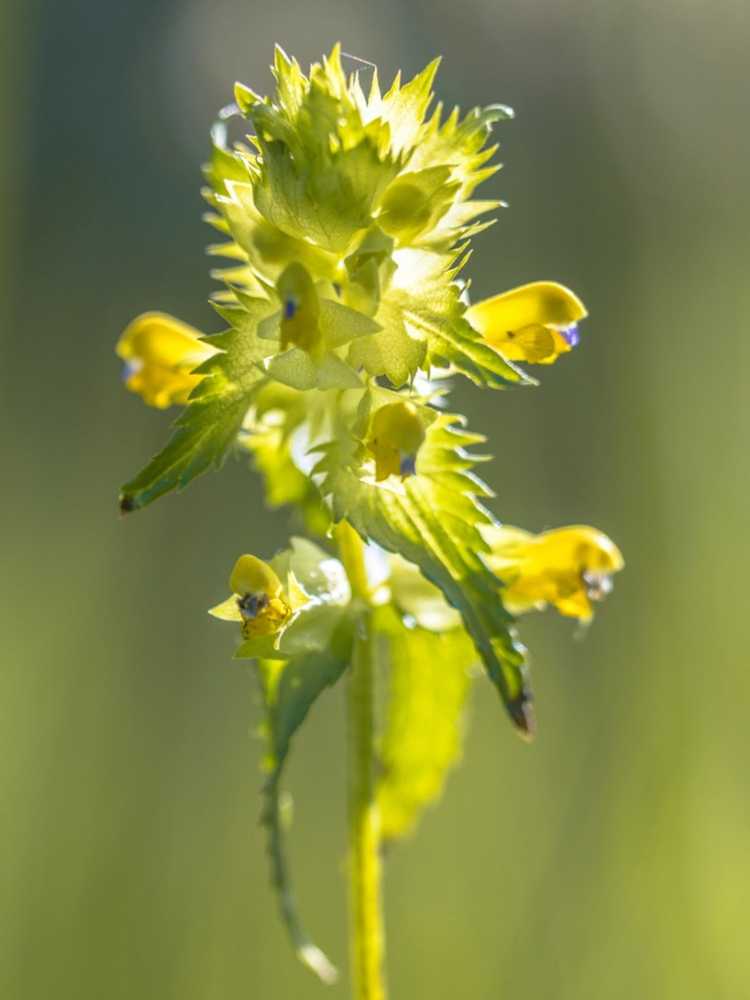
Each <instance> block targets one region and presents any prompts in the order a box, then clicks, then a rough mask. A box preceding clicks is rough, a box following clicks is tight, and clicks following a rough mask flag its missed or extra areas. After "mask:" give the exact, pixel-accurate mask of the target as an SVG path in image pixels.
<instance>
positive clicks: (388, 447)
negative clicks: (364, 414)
mask: <svg viewBox="0 0 750 1000" xmlns="http://www.w3.org/2000/svg"><path fill="white" fill-rule="evenodd" d="M424 439H425V430H424V426H423V425H422V421H421V420H420V419H419V414H418V412H417V408H416V407H415V406H414V405H413V404H412V403H405V402H402V403H389V404H388V405H387V406H381V407H380V409H379V410H377V411H376V413H375V415H374V416H373V418H372V423H371V425H370V437H369V439H368V441H367V448H368V450H369V451H370V452H371V453H372V454H373V455H374V457H375V479H376V481H377V482H382V480H384V479H387V478H388V476H392V475H393V476H401V477H402V478H405V477H406V476H410V475H413V474H414V473H415V471H416V458H417V452H418V451H419V449H420V447H421V446H422V443H423V442H424Z"/></svg>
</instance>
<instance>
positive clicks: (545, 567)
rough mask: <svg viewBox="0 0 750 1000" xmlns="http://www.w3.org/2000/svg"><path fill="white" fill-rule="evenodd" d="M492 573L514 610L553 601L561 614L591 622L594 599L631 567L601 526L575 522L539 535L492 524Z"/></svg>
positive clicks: (489, 530) (489, 537)
mask: <svg viewBox="0 0 750 1000" xmlns="http://www.w3.org/2000/svg"><path fill="white" fill-rule="evenodd" d="M484 534H485V538H486V539H487V541H488V542H489V544H490V546H491V550H492V551H491V554H490V555H489V556H488V557H487V562H488V563H489V566H490V568H491V569H492V571H493V572H494V573H495V574H496V575H497V576H498V577H499V578H500V579H501V580H502V581H503V582H504V584H505V587H504V589H503V603H504V604H505V606H506V607H507V609H508V611H510V612H511V613H512V614H523V613H524V612H526V611H533V610H542V609H543V608H544V607H545V606H546V605H547V604H553V605H554V606H555V607H556V608H557V610H558V611H559V612H560V614H561V615H567V616H568V617H570V618H578V619H579V620H580V621H584V622H585V621H589V620H590V619H591V617H592V616H593V608H592V607H591V602H592V601H600V600H602V599H603V598H604V597H606V595H607V594H608V593H609V592H610V590H611V589H612V574H613V573H617V572H618V571H619V570H621V569H622V568H623V566H624V565H625V563H624V560H623V558H622V554H621V552H620V550H619V549H618V548H617V546H616V545H615V543H614V542H613V541H612V540H611V539H610V538H608V537H607V536H606V535H605V534H603V533H602V532H601V531H597V529H596V528H589V527H587V526H586V525H571V526H569V527H566V528H555V529H554V530H552V531H544V532H542V534H540V535H533V534H531V533H530V532H528V531H522V530H521V529H520V528H511V527H506V526H503V527H500V528H487V529H485V531H484Z"/></svg>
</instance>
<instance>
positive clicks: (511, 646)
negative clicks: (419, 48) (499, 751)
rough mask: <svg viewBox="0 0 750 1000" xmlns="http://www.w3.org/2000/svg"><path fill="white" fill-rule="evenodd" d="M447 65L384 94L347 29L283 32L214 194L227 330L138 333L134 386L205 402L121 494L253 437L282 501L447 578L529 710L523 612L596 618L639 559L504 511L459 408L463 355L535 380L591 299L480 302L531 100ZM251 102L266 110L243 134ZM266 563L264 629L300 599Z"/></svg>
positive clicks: (524, 711)
mask: <svg viewBox="0 0 750 1000" xmlns="http://www.w3.org/2000/svg"><path fill="white" fill-rule="evenodd" d="M436 69H437V61H436V62H434V63H432V64H430V65H429V66H428V67H427V68H426V69H425V70H423V71H422V72H421V73H419V74H418V75H417V76H416V77H415V78H414V79H413V80H411V81H409V82H408V83H405V84H402V83H401V81H400V78H399V77H397V78H396V79H395V80H394V82H393V84H392V85H391V86H390V88H388V89H387V90H386V91H385V92H383V91H382V90H381V88H380V85H379V81H378V77H377V72H376V71H375V72H373V75H372V80H371V82H370V86H369V88H368V89H367V91H365V89H364V88H363V86H362V83H361V81H360V78H359V75H358V73H356V72H355V73H353V74H351V75H349V76H347V75H346V74H345V72H344V69H343V67H342V62H341V53H340V50H339V47H338V46H336V47H334V49H333V51H332V52H331V54H330V55H329V56H328V57H325V58H324V59H323V61H322V62H321V63H319V64H315V65H313V66H312V67H311V70H310V73H309V75H305V74H304V73H303V72H302V70H301V69H300V67H299V65H298V64H297V63H296V61H294V60H292V59H289V58H288V57H287V56H286V55H285V54H284V53H283V52H282V51H281V50H280V49H278V50H277V52H276V59H275V63H274V67H273V70H274V75H275V77H276V82H277V92H276V95H275V96H274V97H273V98H268V97H261V96H259V95H258V94H256V93H255V92H254V91H252V90H251V89H250V88H249V87H246V86H244V85H242V84H237V85H236V87H235V102H236V103H235V105H234V106H232V107H230V108H229V109H228V111H225V113H224V118H223V119H222V121H221V122H220V124H219V125H218V126H217V127H216V128H215V129H214V146H213V153H212V158H211V161H210V163H209V164H208V166H207V168H206V177H207V181H208V186H207V188H206V189H205V192H204V193H205V197H206V199H207V201H208V203H209V206H210V212H209V214H208V216H207V220H208V221H209V223H210V224H211V225H212V226H213V227H214V228H215V229H216V230H218V232H219V233H220V234H222V236H223V237H224V241H223V242H219V243H217V244H215V245H213V246H212V247H210V253H211V254H213V255H216V256H223V257H225V258H228V259H229V261H230V266H228V267H224V268H221V269H219V270H218V271H216V272H214V273H215V275H216V276H217V277H218V278H219V279H220V280H221V281H222V285H223V287H222V288H221V290H220V291H218V292H217V293H216V294H215V295H214V298H213V304H214V306H215V308H216V310H217V312H218V313H219V314H220V315H221V316H222V317H223V318H224V319H225V320H226V321H227V322H228V324H229V329H228V330H227V331H226V332H225V333H222V334H218V335H214V336H209V337H203V336H202V335H201V334H199V332H198V331H196V330H194V329H193V328H191V327H189V326H187V325H186V324H184V323H182V322H180V321H179V320H176V319H173V318H171V317H169V316H166V315H164V314H162V313H153V312H152V313H146V314H144V315H143V316H141V317H139V318H138V319H136V320H134V321H133V323H131V324H130V326H129V327H128V328H127V330H126V331H125V332H124V334H123V335H122V338H121V339H120V342H119V344H118V347H117V350H118V354H119V355H120V356H121V357H122V358H123V360H124V361H125V365H126V369H125V381H126V385H127V387H128V388H129V389H131V390H132V391H133V392H136V393H138V394H140V395H141V396H142V398H143V399H144V400H145V401H146V402H147V403H149V404H151V405H154V406H158V407H165V406H168V405H171V404H183V405H184V404H187V406H186V409H185V411H184V413H183V416H182V417H181V418H180V421H179V422H178V428H177V431H176V432H175V436H174V438H173V440H172V442H170V444H169V445H168V446H167V448H166V449H165V451H164V452H163V453H162V455H161V456H157V458H156V459H155V460H154V461H153V462H152V463H151V464H150V465H149V466H148V467H147V468H146V469H145V470H144V472H143V473H142V474H141V475H140V476H139V477H137V478H136V480H134V481H133V482H131V483H130V484H128V486H127V487H126V488H125V490H124V491H123V498H122V501H123V509H124V510H132V509H136V508H137V507H139V506H143V505H145V504H146V503H148V502H150V501H151V500H152V499H154V498H155V497H156V496H159V495H161V493H163V492H166V491H168V490H170V489H173V488H175V487H176V488H182V487H183V486H184V485H186V483H187V482H189V480H190V479H191V478H193V477H194V476H195V475H197V474H198V473H199V472H202V471H203V470H204V469H205V468H208V467H209V466H210V465H211V464H217V463H219V462H220V461H221V460H222V458H223V456H224V454H225V453H226V451H227V450H228V448H230V447H231V446H232V444H233V443H236V444H237V445H239V446H241V447H244V448H246V449H247V450H248V451H249V452H250V453H251V454H252V455H253V456H254V458H255V463H256V466H257V467H258V468H259V469H260V470H261V471H262V472H263V474H264V476H265V478H266V480H267V483H268V495H269V499H270V500H271V501H272V502H288V501H291V502H296V503H297V504H298V505H299V506H300V507H301V508H302V510H303V512H304V513H305V514H306V517H307V520H308V524H309V525H312V524H314V525H315V528H316V530H318V531H323V532H325V531H326V530H327V528H328V527H329V526H330V524H331V523H335V522H337V521H339V520H340V519H341V518H346V519H347V520H349V521H350V523H351V524H352V525H353V526H354V527H355V528H356V529H357V531H359V532H360V534H361V535H362V536H363V537H364V538H365V539H366V540H367V541H368V542H370V543H371V544H375V545H379V546H382V547H383V548H385V549H388V550H390V551H392V552H396V553H399V554H400V556H401V557H403V558H404V559H406V560H409V561H411V562H412V563H414V564H415V565H416V566H417V567H418V568H419V569H420V570H421V572H422V573H423V574H424V575H425V576H426V577H427V579H428V580H429V581H431V584H433V585H436V586H437V587H438V588H439V589H440V590H442V592H443V594H444V597H445V599H446V600H447V602H448V604H450V605H452V606H453V607H454V608H456V609H457V610H458V612H459V613H460V614H461V615H462V617H463V622H464V625H465V627H466V628H467V629H468V631H469V634H470V635H471V636H472V638H473V639H474V641H475V643H476V645H477V649H478V650H479V652H480V655H481V656H482V658H483V659H484V661H485V666H487V668H488V672H489V674H490V676H491V677H492V678H493V679H494V681H495V683H496V684H497V686H498V687H499V689H500V691H501V694H503V697H504V699H505V700H506V703H507V704H508V705H509V710H510V712H511V716H512V717H513V718H514V721H516V723H517V724H518V725H519V726H520V727H521V728H522V729H526V728H528V727H529V721H528V712H529V697H528V690H527V680H526V679H525V677H524V676H522V675H521V674H522V673H523V669H522V664H521V660H522V653H521V652H520V651H521V650H522V647H520V645H519V644H518V643H517V642H516V641H515V639H514V637H513V629H512V624H511V621H510V618H509V617H508V615H510V616H514V615H517V614H520V613H522V612H525V611H527V610H529V609H530V608H538V607H543V606H544V605H546V604H553V605H555V606H556V607H557V608H558V609H559V610H560V611H561V612H562V613H563V614H566V615H573V616H574V617H577V618H580V619H582V620H586V619H588V618H590V616H591V600H593V599H598V598H599V597H601V596H603V594H604V593H606V592H607V590H608V587H609V578H610V575H611V574H612V573H614V572H616V571H617V570H618V569H620V568H621V565H622V558H621V556H620V554H619V552H618V551H617V549H616V548H615V547H614V545H613V543H611V542H610V541H609V540H608V539H607V538H606V536H604V535H602V534H601V533H600V532H596V531H594V529H590V528H583V527H578V528H566V529H560V530H558V531H553V532H546V533H544V534H543V535H540V536H532V535H529V534H528V533H525V532H521V531H519V530H517V529H511V528H507V527H503V528H499V527H498V526H497V525H496V523H495V522H494V520H493V519H492V518H491V517H490V516H489V515H488V514H487V512H486V510H485V508H484V507H483V506H482V505H481V504H480V502H479V500H480V498H481V497H482V495H483V494H484V493H485V492H486V491H484V489H483V487H482V484H481V482H480V481H479V480H478V479H477V478H476V477H475V476H474V475H473V474H472V473H471V472H470V471H469V470H470V468H471V465H472V464H473V462H474V461H475V460H476V459H475V458H473V457H471V456H470V455H469V454H468V453H467V451H466V449H465V447H464V445H466V444H469V445H470V444H473V443H475V442H477V441H479V440H481V439H480V438H478V437H477V436H476V435H467V434H466V432H464V431H461V430H460V418H455V417H449V416H448V415H446V414H444V413H441V407H442V400H443V397H444V396H445V393H446V389H447V385H448V382H447V378H448V377H449V376H451V375H454V374H463V375H465V376H467V377H469V378H470V379H472V380H473V381H474V382H476V383H477V384H479V385H482V386H489V387H492V388H501V387H503V386H506V385H509V384H513V383H516V384H525V383H526V384H529V383H533V380H532V379H530V377H529V376H528V375H527V374H526V373H525V372H524V371H523V370H522V369H521V368H519V367H518V365H517V363H518V362H526V363H530V364H539V365H548V364H551V363H552V362H554V361H555V360H557V359H558V358H559V357H560V356H561V355H562V354H565V353H567V352H569V351H571V350H572V348H573V347H575V346H576V344H577V343H578V337H579V334H578V324H579V323H580V321H581V320H582V319H583V318H584V317H585V316H586V309H585V307H584V305H583V303H582V302H581V301H580V299H579V298H578V297H577V296H576V295H575V294H574V293H573V292H571V291H570V290H569V289H567V288H565V287H564V286H563V285H560V284H558V283H556V282H550V281H541V282H533V283H530V284H526V285H523V286H522V287H520V288H516V289H513V290H511V291H506V292H502V293H500V294H498V295H495V296H492V297H491V298H488V299H485V300H484V301H480V302H477V303H474V304H471V302H470V299H469V284H468V282H467V281H466V280H464V279H463V278H462V277H461V272H462V269H463V266H464V264H465V262H466V259H467V249H468V245H469V241H470V239H471V237H472V236H473V235H474V234H476V233H478V232H479V231H481V230H482V229H484V228H485V227H486V226H487V225H488V224H489V223H488V222H487V221H481V217H482V216H483V215H485V214H486V213H488V212H490V211H491V210H493V209H495V208H497V207H498V206H499V205H500V203H499V202H496V201H488V200H479V199H476V198H475V196H474V195H475V190H476V188H477V186H478V185H479V184H480V182H482V181H483V180H485V179H487V178H488V177H490V176H491V175H492V174H493V173H494V171H495V170H496V169H497V167H496V166H494V165H492V164H491V163H490V160H491V158H492V156H493V154H494V152H495V150H496V148H497V147H496V146H493V145H488V140H489V137H490V135H491V131H492V126H493V124H495V123H497V122H499V121H502V120H504V119H507V118H509V117H510V116H511V112H510V110H509V109H508V108H505V107H502V106H500V105H492V106H490V107H488V108H483V109H474V110H473V111H470V112H469V113H468V114H466V115H465V116H464V117H463V118H461V117H460V115H459V112H458V110H457V109H454V110H453V111H452V112H450V113H449V114H447V115H445V114H444V112H443V108H442V105H439V104H438V105H437V107H435V109H434V110H433V111H430V104H431V101H432V82H433V78H434V75H435V71H436ZM231 114H238V115H241V116H242V117H244V118H245V120H246V121H247V122H248V124H249V125H250V127H251V131H250V132H249V134H248V135H247V138H246V141H244V142H238V143H236V144H235V145H234V146H232V147H231V148H230V147H229V146H228V145H227V143H226V131H227V129H226V119H227V117H228V116H231ZM433 520H434V522H435V523H434V525H433V523H432V521H433ZM262 565H263V564H261V563H258V562H254V561H253V560H252V557H250V556H244V557H243V558H242V559H241V560H240V562H239V563H238V565H237V567H236V568H235V572H234V574H233V578H232V580H233V582H232V590H233V591H234V593H235V594H236V595H237V598H236V606H235V607H234V608H233V612H232V615H230V617H234V618H236V619H237V620H239V621H241V624H242V630H243V634H244V636H245V638H248V637H252V636H257V635H260V634H275V633H279V632H282V631H283V630H284V628H285V627H286V626H287V625H288V623H289V621H290V619H291V618H292V617H293V614H292V608H291V605H290V603H289V599H288V596H285V595H284V592H283V590H282V588H281V584H280V583H279V582H278V580H277V579H276V578H275V577H274V576H273V574H272V573H271V575H267V576H265V577H264V575H263V572H262V571H261V569H260V568H259V567H261V566H262ZM493 601H494V602H496V603H497V605H499V606H500V607H501V608H502V611H501V612H498V611H497V609H493V608H492V607H491V606H490V604H491V602H493ZM503 615H506V617H505V618H503ZM498 636H499V640H498ZM509 665H510V668H509ZM509 669H510V670H511V673H512V672H513V671H515V672H516V675H517V676H516V677H515V680H511V681H509V680H508V670H509ZM519 669H520V670H521V673H518V670H519Z"/></svg>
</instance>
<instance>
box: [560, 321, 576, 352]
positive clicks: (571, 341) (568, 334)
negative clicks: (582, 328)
mask: <svg viewBox="0 0 750 1000" xmlns="http://www.w3.org/2000/svg"><path fill="white" fill-rule="evenodd" d="M560 333H561V334H562V335H563V337H564V338H565V340H566V342H567V344H568V347H576V346H577V345H578V341H579V340H580V339H581V335H580V334H579V332H578V324H577V323H571V324H570V326H566V327H564V328H563V329H562V330H561V331H560Z"/></svg>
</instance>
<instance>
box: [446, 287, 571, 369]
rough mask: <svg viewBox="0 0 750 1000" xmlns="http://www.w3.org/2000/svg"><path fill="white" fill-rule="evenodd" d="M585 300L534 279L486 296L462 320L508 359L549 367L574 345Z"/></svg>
mask: <svg viewBox="0 0 750 1000" xmlns="http://www.w3.org/2000/svg"><path fill="white" fill-rule="evenodd" d="M586 315H587V312H586V307H585V306H584V304H583V302H581V300H580V299H579V298H578V296H577V295H575V294H574V293H573V292H571V291H570V289H569V288H566V287H565V286H564V285H558V284H557V283H556V282H554V281H535V282H532V283H531V284H530V285H521V287H520V288H513V289H511V291H509V292H503V293H502V295H495V296H493V297H492V298H491V299H484V300H483V301H482V302H477V303H476V305H473V306H470V307H469V308H468V309H467V310H466V318H467V320H468V321H469V323H471V325H472V326H473V327H474V329H475V330H477V331H478V332H479V333H481V334H482V336H483V337H484V339H485V340H486V341H487V343H488V344H490V345H491V346H492V347H494V348H496V349H497V350H498V351H500V353H501V354H502V355H503V356H504V357H505V358H507V359H508V361H528V362H530V363H531V364H535V365H549V364H552V362H553V361H556V360H557V359H558V358H559V356H560V355H561V354H565V353H566V351H570V350H571V349H572V348H574V347H575V346H576V344H577V343H578V326H577V324H578V322H579V320H582V319H584V318H585V317H586Z"/></svg>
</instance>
